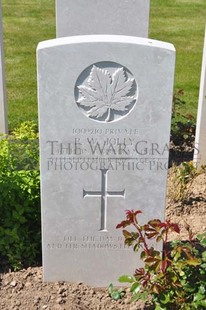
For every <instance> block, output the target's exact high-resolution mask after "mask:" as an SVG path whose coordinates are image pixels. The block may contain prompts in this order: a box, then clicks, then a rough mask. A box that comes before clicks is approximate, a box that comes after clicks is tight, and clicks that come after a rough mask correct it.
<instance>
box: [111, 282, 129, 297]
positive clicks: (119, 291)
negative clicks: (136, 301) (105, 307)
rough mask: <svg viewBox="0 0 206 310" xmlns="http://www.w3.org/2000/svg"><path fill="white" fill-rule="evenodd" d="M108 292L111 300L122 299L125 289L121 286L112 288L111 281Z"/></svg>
mask: <svg viewBox="0 0 206 310" xmlns="http://www.w3.org/2000/svg"><path fill="white" fill-rule="evenodd" d="M108 292H109V296H110V297H111V298H112V299H113V300H119V299H122V297H123V296H124V295H125V294H126V292H125V290H123V289H121V288H120V289H117V288H114V286H113V284H112V283H111V284H110V285H109V287H108Z"/></svg>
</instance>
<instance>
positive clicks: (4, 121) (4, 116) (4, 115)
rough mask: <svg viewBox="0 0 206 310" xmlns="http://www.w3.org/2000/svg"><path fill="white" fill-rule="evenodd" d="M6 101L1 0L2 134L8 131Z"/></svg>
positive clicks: (0, 116)
mask: <svg viewBox="0 0 206 310" xmlns="http://www.w3.org/2000/svg"><path fill="white" fill-rule="evenodd" d="M7 118H8V117H7V103H6V86H5V71H4V47H3V29H2V5H1V1H0V134H1V133H8V119H7Z"/></svg>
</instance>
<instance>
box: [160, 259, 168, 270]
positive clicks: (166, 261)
mask: <svg viewBox="0 0 206 310" xmlns="http://www.w3.org/2000/svg"><path fill="white" fill-rule="evenodd" d="M167 266H168V260H167V259H164V260H163V261H162V264H161V270H162V271H163V272H165V271H166V269H167Z"/></svg>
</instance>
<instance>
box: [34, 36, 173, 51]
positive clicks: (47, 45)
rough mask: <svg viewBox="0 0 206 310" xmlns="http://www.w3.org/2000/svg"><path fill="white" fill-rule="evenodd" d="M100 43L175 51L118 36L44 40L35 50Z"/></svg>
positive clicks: (167, 46) (165, 45) (159, 43)
mask: <svg viewBox="0 0 206 310" xmlns="http://www.w3.org/2000/svg"><path fill="white" fill-rule="evenodd" d="M100 42H102V43H104V42H105V43H106V42H107V43H109V42H111V43H122V44H138V45H144V46H153V47H156V48H163V49H168V50H171V51H175V47H174V45H173V44H171V43H167V42H163V41H158V40H152V39H147V38H138V37H132V36H120V35H83V36H72V37H65V38H58V39H52V40H46V41H42V42H40V43H39V44H38V46H37V50H39V49H44V48H50V47H55V46H61V45H67V44H77V43H80V44H81V43H87V44H89V43H100Z"/></svg>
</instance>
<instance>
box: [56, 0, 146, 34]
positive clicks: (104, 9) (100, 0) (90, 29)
mask: <svg viewBox="0 0 206 310" xmlns="http://www.w3.org/2000/svg"><path fill="white" fill-rule="evenodd" d="M149 10H150V0H112V1H111V0H89V1H88V0H75V1H74V0H56V35H57V37H67V36H75V35H85V34H86V35H89V34H112V35H129V36H138V37H145V38H147V37H148V28H149Z"/></svg>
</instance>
